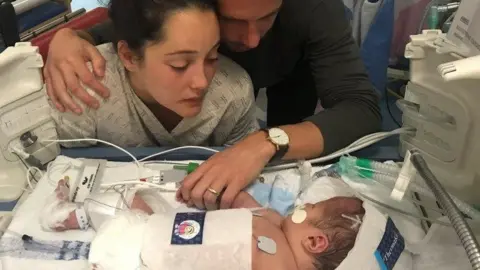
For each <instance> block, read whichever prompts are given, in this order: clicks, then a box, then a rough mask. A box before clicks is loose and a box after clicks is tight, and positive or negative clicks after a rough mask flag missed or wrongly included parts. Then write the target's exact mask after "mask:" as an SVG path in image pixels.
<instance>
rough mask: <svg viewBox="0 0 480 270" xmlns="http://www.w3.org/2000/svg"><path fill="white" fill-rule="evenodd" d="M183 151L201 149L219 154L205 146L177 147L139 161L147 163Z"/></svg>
mask: <svg viewBox="0 0 480 270" xmlns="http://www.w3.org/2000/svg"><path fill="white" fill-rule="evenodd" d="M183 149H201V150H206V151H209V152H213V153H218V152H219V151H218V150H215V149H212V148H208V147H203V146H180V147H176V148H173V149H169V150H165V151H162V152H159V153H156V154H153V155H150V156H148V157H144V158H142V159H140V160H139V161H140V162H142V161H146V160H149V159H151V158H154V157H158V156H161V155H165V154H168V153H170V152H175V151H178V150H183Z"/></svg>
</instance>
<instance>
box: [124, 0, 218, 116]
mask: <svg viewBox="0 0 480 270" xmlns="http://www.w3.org/2000/svg"><path fill="white" fill-rule="evenodd" d="M219 39H220V36H219V27H218V21H217V17H216V16H215V14H214V12H211V11H210V12H209V11H201V10H198V9H193V8H192V9H188V10H184V11H181V12H176V13H173V14H172V15H171V16H169V17H168V19H167V20H166V21H165V25H164V39H163V40H162V42H160V43H151V44H148V45H147V46H146V48H145V50H144V57H143V59H141V61H138V60H137V61H135V60H132V61H131V66H130V67H128V63H127V65H125V66H126V68H127V69H128V70H129V71H130V80H131V83H132V86H133V88H134V89H135V91H136V93H137V95H139V96H140V98H142V100H143V101H144V102H146V103H152V104H154V103H159V104H160V105H162V106H164V107H166V108H167V109H170V110H171V111H173V112H175V113H176V114H178V115H179V116H181V117H193V116H195V115H197V114H198V113H199V112H200V111H201V108H202V104H203V98H204V96H205V93H206V91H207V89H208V86H209V85H210V82H211V81H212V79H213V76H214V75H215V71H216V64H217V60H218V53H217V49H218V46H219ZM119 49H120V48H119ZM119 52H120V50H119ZM121 58H122V60H123V62H124V64H125V60H124V59H125V57H121ZM127 58H128V57H127ZM132 59H134V58H132ZM127 62H128V61H127Z"/></svg>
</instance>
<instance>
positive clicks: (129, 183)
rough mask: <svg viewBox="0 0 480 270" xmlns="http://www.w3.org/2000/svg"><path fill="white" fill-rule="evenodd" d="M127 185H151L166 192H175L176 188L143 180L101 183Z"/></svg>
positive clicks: (109, 185)
mask: <svg viewBox="0 0 480 270" xmlns="http://www.w3.org/2000/svg"><path fill="white" fill-rule="evenodd" d="M127 185H138V186H140V187H141V186H144V187H150V188H154V189H159V190H161V191H165V192H175V191H176V189H175V190H173V189H168V188H165V187H164V186H162V185H159V184H155V183H150V182H143V181H136V180H135V181H128V180H127V181H120V182H114V183H106V184H101V187H104V188H105V187H115V186H127Z"/></svg>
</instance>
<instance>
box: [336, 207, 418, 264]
mask: <svg viewBox="0 0 480 270" xmlns="http://www.w3.org/2000/svg"><path fill="white" fill-rule="evenodd" d="M363 208H364V209H365V216H364V218H363V222H362V226H361V227H360V231H359V232H358V235H357V239H356V241H355V246H354V247H353V249H352V250H351V251H350V252H349V253H348V256H347V258H345V260H343V262H342V263H341V264H340V265H339V266H338V267H337V269H336V270H352V269H358V270H367V269H368V270H377V269H378V270H392V269H393V270H411V269H412V254H411V253H410V252H408V251H406V250H405V240H404V238H403V236H402V235H401V234H400V232H399V231H398V229H397V228H396V226H395V224H394V223H393V221H392V219H391V218H389V217H386V216H384V215H383V214H382V213H381V212H380V211H379V210H378V209H376V208H375V207H374V206H373V205H371V204H369V203H367V202H365V203H364V204H363Z"/></svg>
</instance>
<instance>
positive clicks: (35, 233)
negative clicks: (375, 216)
mask: <svg viewBox="0 0 480 270" xmlns="http://www.w3.org/2000/svg"><path fill="white" fill-rule="evenodd" d="M69 162H71V159H69V158H66V157H58V158H57V160H56V161H55V162H54V165H53V166H52V169H51V172H50V173H47V174H45V176H44V177H43V178H42V179H41V180H40V181H39V183H38V185H37V187H36V189H35V191H34V192H33V193H32V194H31V195H30V196H29V197H28V198H27V200H26V201H25V202H24V203H23V204H22V205H21V206H20V207H19V209H18V210H17V212H16V213H15V217H14V219H13V221H12V223H11V224H10V226H9V228H8V230H9V231H11V232H14V233H17V234H20V235H22V234H27V235H29V236H32V237H33V238H34V239H35V240H37V241H48V245H47V247H48V249H49V252H43V253H42V252H36V251H33V252H32V251H23V252H18V251H17V252H10V253H2V254H0V262H1V267H0V269H5V270H10V269H11V270H23V269H25V270H27V269H28V270H31V269H35V270H43V269H46V270H47V269H48V270H51V269H69V270H76V269H79V270H84V269H88V267H89V266H88V263H87V261H86V260H85V254H84V253H85V250H86V251H87V252H88V244H89V242H91V241H92V239H93V237H94V232H93V231H92V230H88V231H68V232H61V233H59V232H45V231H43V230H42V229H41V227H40V224H39V213H40V212H41V209H42V207H43V205H44V202H45V198H46V197H47V196H48V195H50V194H52V193H53V192H54V189H55V185H56V181H57V180H59V179H61V178H62V177H64V176H65V175H68V176H69V177H70V179H75V177H77V172H76V171H75V170H68V171H66V172H63V171H62V168H63V167H64V166H63V165H62V164H68V163H69ZM156 166H158V168H159V169H162V168H163V169H171V165H156ZM319 169H320V168H314V172H315V171H317V170H319ZM277 174H281V175H282V176H284V177H286V178H291V177H300V176H299V175H298V173H295V170H286V171H282V172H272V173H267V174H265V175H263V176H264V181H265V183H271V182H272V181H273V179H274V178H275V175H277ZM119 175H121V177H122V179H135V178H136V177H137V171H136V167H135V165H134V164H132V163H128V164H125V163H122V164H119V163H108V166H107V169H106V171H105V174H104V179H106V180H109V181H112V180H113V181H115V179H116V178H118V176H119ZM122 179H118V180H122ZM118 180H117V181H118ZM328 181H331V180H329V178H321V179H320V180H318V181H316V182H315V183H313V184H312V185H310V186H309V188H308V190H310V191H311V192H307V193H305V194H306V196H303V197H302V198H301V200H299V201H298V203H300V204H303V203H304V202H315V201H320V200H321V199H328V198H329V197H333V196H336V195H337V196H338V195H347V194H346V193H345V190H342V188H341V187H340V186H337V187H335V186H334V185H333V186H332V184H331V183H329V182H328ZM327 190H328V192H327ZM315 194H316V195H315ZM320 194H322V195H320ZM157 195H158V194H157ZM312 196H313V197H312ZM317 196H318V199H317V200H316V198H317ZM155 197H156V198H155ZM158 198H162V199H163V200H162V202H160V203H159V202H158V201H159V200H158ZM377 199H378V197H377ZM147 203H149V204H150V205H151V206H153V207H152V208H153V210H154V211H155V212H164V211H165V209H164V208H165V205H168V206H167V207H171V208H173V209H174V210H177V211H185V210H188V208H186V207H184V206H183V205H181V204H179V203H178V202H176V200H175V194H174V193H161V195H160V197H159V196H152V197H151V199H150V200H148V199H147ZM397 207H400V208H402V209H404V210H405V209H414V208H412V206H411V204H409V203H402V204H399V205H398V206H397ZM190 211H191V209H190ZM392 218H393V220H394V221H395V224H396V225H397V227H398V229H399V231H400V232H401V233H402V234H403V236H404V237H405V239H406V240H407V241H408V242H417V241H419V240H421V239H422V238H423V236H424V234H423V233H422V230H421V229H420V226H419V222H418V221H413V220H410V219H406V218H404V217H403V216H399V215H392ZM19 241H20V240H19V237H18V235H12V234H9V233H7V234H5V235H4V236H3V238H2V242H3V243H4V244H5V243H8V244H10V245H17V248H18V246H19V245H20V247H21V248H22V249H23V247H22V246H21V244H22V243H21V242H19ZM55 241H59V242H55ZM62 241H80V242H73V243H66V242H62ZM61 244H65V245H67V244H68V245H69V247H72V246H75V247H78V249H79V250H78V252H70V253H68V252H67V254H65V252H64V251H66V250H67V248H63V249H62V248H61ZM57 245H60V247H57ZM3 247H4V246H2V245H0V248H3ZM43 248H45V247H43ZM52 250H53V251H52ZM75 258H78V259H77V260H73V259H75Z"/></svg>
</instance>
